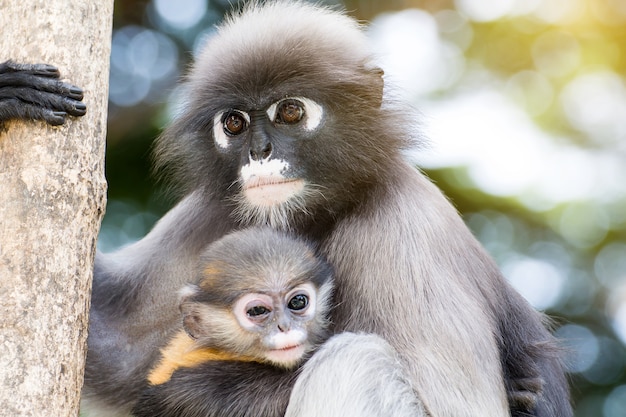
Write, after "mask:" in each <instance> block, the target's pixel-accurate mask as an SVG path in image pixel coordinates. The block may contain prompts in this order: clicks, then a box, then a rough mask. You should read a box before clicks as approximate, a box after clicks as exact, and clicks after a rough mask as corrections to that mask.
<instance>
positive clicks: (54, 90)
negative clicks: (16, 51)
mask: <svg viewBox="0 0 626 417" xmlns="http://www.w3.org/2000/svg"><path fill="white" fill-rule="evenodd" d="M59 77H60V73H59V70H58V69H57V68H55V67H53V66H51V65H47V64H16V63H15V62H12V61H6V62H3V63H0V123H2V122H4V121H7V120H10V119H22V120H25V119H27V120H43V121H45V122H47V123H48V124H50V125H53V126H57V125H62V124H63V123H65V117H66V116H67V115H68V114H69V115H71V116H83V115H84V114H85V112H86V110H87V106H85V104H84V103H83V102H82V101H81V100H82V99H83V91H82V90H81V89H80V88H79V87H76V86H74V85H72V84H68V83H65V82H62V81H60V80H59Z"/></svg>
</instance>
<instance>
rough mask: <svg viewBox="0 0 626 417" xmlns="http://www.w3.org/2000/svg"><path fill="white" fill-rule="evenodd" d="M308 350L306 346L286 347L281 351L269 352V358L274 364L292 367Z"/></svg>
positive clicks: (273, 350)
mask: <svg viewBox="0 0 626 417" xmlns="http://www.w3.org/2000/svg"><path fill="white" fill-rule="evenodd" d="M305 351H306V348H305V346H304V344H299V345H291V346H285V347H283V348H280V349H272V350H270V351H268V353H267V356H268V359H270V360H271V361H272V362H275V363H278V364H280V365H283V366H286V367H290V366H293V365H295V364H296V363H297V362H298V361H299V360H300V359H301V358H302V356H303V355H304V353H305Z"/></svg>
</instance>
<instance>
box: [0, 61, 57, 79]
mask: <svg viewBox="0 0 626 417" xmlns="http://www.w3.org/2000/svg"><path fill="white" fill-rule="evenodd" d="M12 72H21V73H26V74H31V75H36V76H40V77H49V78H59V77H60V76H61V73H60V72H59V70H58V69H57V68H56V67H54V66H52V65H48V64H18V63H16V62H13V61H6V62H3V63H1V64H0V74H7V73H12Z"/></svg>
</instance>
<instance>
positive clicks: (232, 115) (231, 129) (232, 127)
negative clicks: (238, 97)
mask: <svg viewBox="0 0 626 417" xmlns="http://www.w3.org/2000/svg"><path fill="white" fill-rule="evenodd" d="M222 125H223V128H224V132H225V133H226V134H227V135H229V136H236V135H238V134H240V133H241V132H243V131H244V130H246V128H247V127H248V120H247V118H246V117H245V116H244V115H243V114H242V113H241V112H238V111H236V110H230V111H228V112H226V113H224V116H222Z"/></svg>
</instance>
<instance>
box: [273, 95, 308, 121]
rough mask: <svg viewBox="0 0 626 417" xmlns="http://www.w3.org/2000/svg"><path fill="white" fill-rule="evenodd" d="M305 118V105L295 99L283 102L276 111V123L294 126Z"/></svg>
mask: <svg viewBox="0 0 626 417" xmlns="http://www.w3.org/2000/svg"><path fill="white" fill-rule="evenodd" d="M303 117H304V105H303V104H302V103H301V102H300V101H299V100H295V99H287V100H283V101H281V102H280V103H279V104H278V108H277V109H276V118H275V119H274V122H276V123H281V124H286V125H292V124H295V123H298V122H299V121H300V120H302V118H303Z"/></svg>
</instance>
